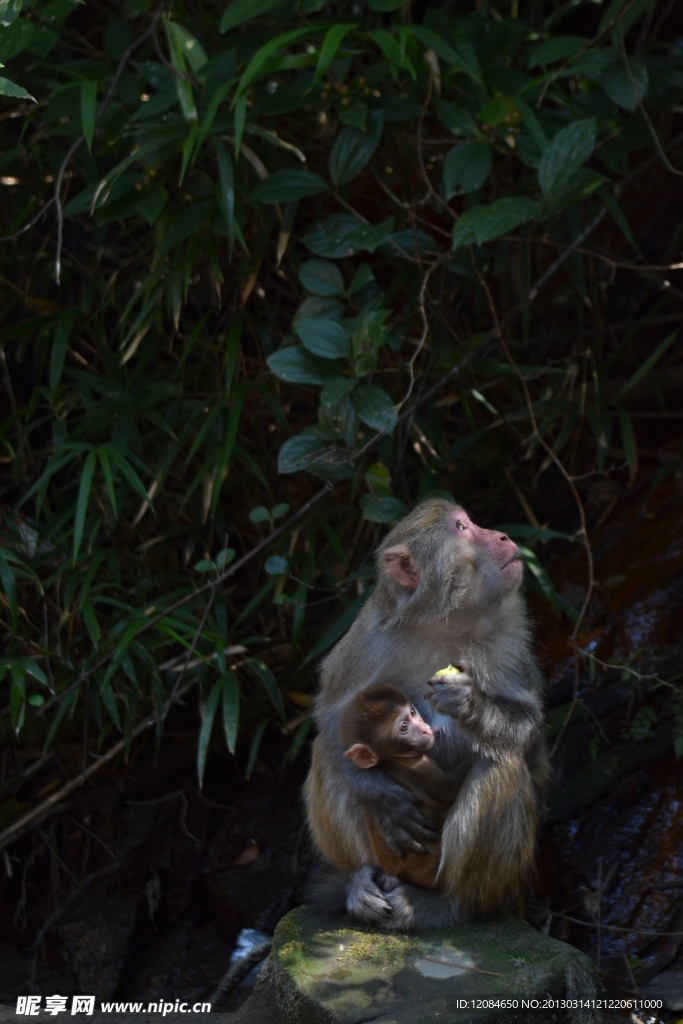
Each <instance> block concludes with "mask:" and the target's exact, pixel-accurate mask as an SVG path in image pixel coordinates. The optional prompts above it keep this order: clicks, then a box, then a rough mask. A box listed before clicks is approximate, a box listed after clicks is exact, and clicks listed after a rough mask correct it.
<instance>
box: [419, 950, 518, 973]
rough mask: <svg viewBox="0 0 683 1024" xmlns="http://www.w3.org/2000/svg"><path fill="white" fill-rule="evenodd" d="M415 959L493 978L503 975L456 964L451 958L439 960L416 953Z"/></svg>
mask: <svg viewBox="0 0 683 1024" xmlns="http://www.w3.org/2000/svg"><path fill="white" fill-rule="evenodd" d="M417 959H418V960H429V962H430V963H432V964H443V965H444V967H458V968H459V969H460V970H461V971H472V972H473V973H474V974H490V975H491V976H492V977H493V978H502V977H503V976H504V975H503V974H501V972H500V971H485V970H483V968H481V967H468V966H467V964H456V963H454V962H453V961H452V960H439V958H438V957H436V956H425V955H424V954H423V953H418V954H417Z"/></svg>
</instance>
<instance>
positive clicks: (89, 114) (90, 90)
mask: <svg viewBox="0 0 683 1024" xmlns="http://www.w3.org/2000/svg"><path fill="white" fill-rule="evenodd" d="M96 117H97V82H91V81H89V80H86V81H85V82H83V84H82V85H81V124H82V125H83V134H84V135H85V143H86V145H87V147H88V149H89V150H92V140H93V138H94V136H95V118H96Z"/></svg>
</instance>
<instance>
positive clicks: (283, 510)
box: [270, 501, 290, 519]
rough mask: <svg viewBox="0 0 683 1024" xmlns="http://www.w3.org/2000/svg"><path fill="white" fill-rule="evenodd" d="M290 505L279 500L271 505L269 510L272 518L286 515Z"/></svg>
mask: <svg viewBox="0 0 683 1024" xmlns="http://www.w3.org/2000/svg"><path fill="white" fill-rule="evenodd" d="M289 509H290V505H289V502H287V501H279V502H278V503H277V505H273V508H272V510H271V513H270V514H271V516H272V517H273V519H281V518H282V516H286V515H287V513H288V512H289Z"/></svg>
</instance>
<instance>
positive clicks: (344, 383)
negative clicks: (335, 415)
mask: <svg viewBox="0 0 683 1024" xmlns="http://www.w3.org/2000/svg"><path fill="white" fill-rule="evenodd" d="M357 384H358V379H357V378H356V377H335V378H334V379H333V380H330V381H328V382H327V384H325V386H324V387H323V389H322V391H321V392H320V401H321V402H322V403H323V404H324V405H336V404H337V403H338V402H341V400H342V399H343V398H345V397H346V395H349V394H351V392H352V391H353V389H354V388H355V387H356V385H357Z"/></svg>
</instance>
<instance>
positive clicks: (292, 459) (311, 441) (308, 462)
mask: <svg viewBox="0 0 683 1024" xmlns="http://www.w3.org/2000/svg"><path fill="white" fill-rule="evenodd" d="M324 450H325V445H324V444H323V442H322V441H321V440H320V438H319V437H317V436H316V435H315V434H297V435H296V437H290V438H289V440H288V441H285V443H284V444H283V446H282V448H281V449H280V453H279V455H278V459H277V471H278V473H282V474H286V473H298V472H299V471H300V470H307V469H310V468H311V467H312V466H314V465H315V463H316V461H317V458H316V457H317V456H319V455H320V454H321V452H323V451H324Z"/></svg>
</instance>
